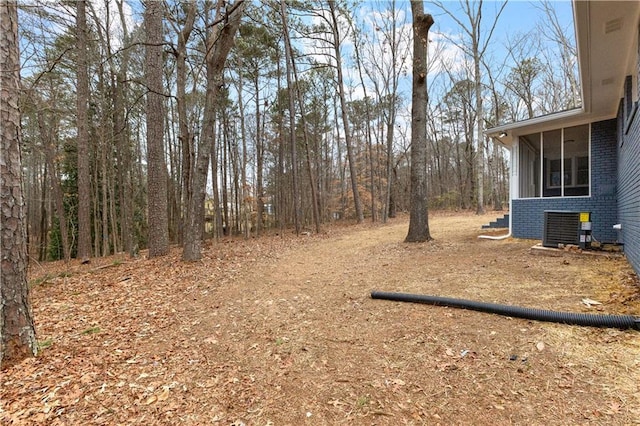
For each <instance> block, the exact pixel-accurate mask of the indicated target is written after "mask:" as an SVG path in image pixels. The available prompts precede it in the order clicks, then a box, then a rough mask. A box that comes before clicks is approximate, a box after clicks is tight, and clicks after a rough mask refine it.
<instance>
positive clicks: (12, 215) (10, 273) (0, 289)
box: [0, 1, 38, 368]
mask: <svg viewBox="0 0 640 426" xmlns="http://www.w3.org/2000/svg"><path fill="white" fill-rule="evenodd" d="M0 87H2V91H1V92H0V122H1V123H2V127H1V129H2V133H1V136H0V137H1V142H0V158H1V159H2V160H1V161H0V212H1V213H0V220H1V222H0V223H2V228H1V230H0V249H1V251H2V255H1V257H0V262H1V268H0V274H1V275H0V368H7V367H10V366H12V365H15V364H17V363H19V362H20V361H22V360H23V359H25V358H27V357H29V356H35V355H36V354H37V352H38V345H37V341H36V331H35V327H34V324H33V317H32V312H31V303H30V301H29V286H28V283H27V238H26V237H27V236H26V219H25V216H24V200H23V197H22V164H21V163H22V162H21V158H20V143H21V139H22V135H21V129H20V110H19V109H18V104H19V99H20V53H19V51H18V10H17V4H16V2H15V1H3V2H2V3H0Z"/></svg>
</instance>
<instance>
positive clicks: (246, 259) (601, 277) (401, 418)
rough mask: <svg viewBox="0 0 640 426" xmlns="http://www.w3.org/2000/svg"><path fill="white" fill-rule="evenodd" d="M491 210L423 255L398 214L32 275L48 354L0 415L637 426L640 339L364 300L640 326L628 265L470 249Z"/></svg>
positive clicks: (1, 401)
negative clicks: (619, 316)
mask: <svg viewBox="0 0 640 426" xmlns="http://www.w3.org/2000/svg"><path fill="white" fill-rule="evenodd" d="M496 216H497V213H491V214H487V215H485V216H475V215H472V214H445V213H435V214H432V216H431V219H430V227H431V234H432V236H433V237H434V240H433V241H431V242H428V243H422V244H407V243H404V242H403V240H404V237H405V236H406V232H407V229H408V218H407V217H400V218H397V219H393V220H391V221H390V222H389V223H387V224H386V225H382V224H376V225H371V224H364V225H354V226H327V227H326V228H325V230H324V231H323V233H322V234H319V235H302V236H299V237H295V236H294V235H290V234H288V235H285V236H275V235H274V236H265V237H261V238H252V239H249V240H244V239H242V238H238V239H225V240H223V241H220V242H217V243H214V242H210V243H208V244H207V246H206V250H205V252H204V258H203V259H202V261H200V262H197V263H184V262H182V261H181V260H180V250H179V249H178V248H175V249H172V251H171V254H170V255H169V256H166V257H163V258H155V259H148V258H146V257H145V253H141V256H140V258H137V259H129V258H128V257H126V256H124V255H122V256H113V257H109V258H100V259H93V260H92V263H90V264H88V265H80V264H79V263H76V262H72V263H70V264H68V265H65V264H64V263H62V262H56V263H48V264H41V265H39V264H35V263H34V264H32V265H31V271H30V283H31V285H32V286H33V287H32V293H31V294H32V304H33V307H34V315H35V321H36V327H37V335H38V340H39V344H40V348H41V351H40V354H39V355H38V356H37V357H36V358H32V359H28V360H26V361H24V362H22V363H21V364H19V365H17V366H15V367H12V368H10V369H8V370H7V371H3V372H1V373H0V397H1V398H0V423H1V424H47V425H58V424H60V425H62V424H64V425H89V424H105V425H117V424H141V425H155V424H166V425H172V424H183V425H199V424H220V425H230V424H231V425H260V426H265V425H303V424H308V425H340V424H345V425H346V424H348V425H352V424H357V425H374V424H375V425H402V424H414V425H423V424H428V425H437V424H442V425H450V424H473V425H484V424H491V425H510V424H522V425H525V424H526V425H568V424H603V425H604V424H606V425H612V424H618V425H626V424H640V390H639V387H640V333H639V332H638V331H620V330H615V329H596V328H589V327H577V326H567V325H561V324H554V323H543V322H535V321H529V320H523V319H514V318H509V317H504V316H498V315H493V314H486V313H480V312H474V311H467V310H459V309H453V308H444V307H436V306H430V305H422V304H409V303H398V302H390V301H385V300H373V299H371V298H370V292H371V290H374V289H375V290H384V291H401V292H410V293H420V294H433V295H440V296H451V297H460V298H465V299H474V300H479V301H487V302H497V303H505V304H514V305H519V306H528V307H537V308H542V309H553V310H561V311H573V312H590V313H624V314H633V315H640V289H639V287H638V280H637V277H636V275H635V274H634V273H633V272H632V270H631V269H630V267H629V266H628V264H627V262H626V260H625V259H624V258H620V257H618V258H616V257H613V256H593V255H584V254H582V255H579V254H570V253H564V254H561V255H560V256H558V257H549V256H541V255H534V254H532V252H531V250H530V249H531V247H532V246H533V245H534V244H535V243H536V241H531V240H529V241H526V240H514V239H506V240H501V241H489V240H485V239H478V238H477V236H478V235H480V234H482V233H483V231H482V230H481V229H480V225H481V224H483V223H488V222H489V221H490V220H492V219H495V217H496ZM494 232H495V231H494ZM501 232H505V231H504V230H503V231H501ZM585 298H587V299H592V300H595V301H599V302H602V305H591V306H590V307H588V306H587V305H585V304H584V303H583V299H585Z"/></svg>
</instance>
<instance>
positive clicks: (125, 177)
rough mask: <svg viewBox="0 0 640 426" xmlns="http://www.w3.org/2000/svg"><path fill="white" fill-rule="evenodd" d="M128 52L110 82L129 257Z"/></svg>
mask: <svg viewBox="0 0 640 426" xmlns="http://www.w3.org/2000/svg"><path fill="white" fill-rule="evenodd" d="M123 2H124V0H116V4H117V6H118V13H119V15H120V25H121V26H122V31H123V38H124V43H125V45H127V46H128V45H129V31H128V28H127V22H126V19H125V15H124V6H123ZM129 56H130V55H129V49H124V50H123V52H122V63H121V65H120V70H119V71H118V73H115V74H114V77H115V78H116V81H115V82H114V86H115V90H114V105H113V109H114V116H115V117H114V120H113V127H114V135H115V138H116V145H117V146H118V166H119V169H118V170H119V173H118V179H119V181H120V185H118V189H119V191H118V192H119V193H118V197H119V199H120V230H121V233H122V243H123V245H124V250H125V251H126V252H128V253H129V255H130V256H132V257H133V256H134V255H135V254H136V251H137V249H136V248H135V246H136V244H134V238H133V232H132V230H133V227H132V221H133V196H132V185H131V174H132V171H131V146H130V142H129V134H130V132H129V123H128V122H127V119H126V98H127V92H128V91H127V87H128V84H127V78H128V77H127V75H128V70H129Z"/></svg>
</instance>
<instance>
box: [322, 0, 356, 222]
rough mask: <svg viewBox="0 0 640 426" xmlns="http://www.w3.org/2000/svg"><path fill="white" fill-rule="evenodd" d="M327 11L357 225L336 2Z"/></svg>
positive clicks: (354, 164)
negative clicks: (328, 11) (329, 11)
mask: <svg viewBox="0 0 640 426" xmlns="http://www.w3.org/2000/svg"><path fill="white" fill-rule="evenodd" d="M328 3H329V9H330V10H331V20H332V23H333V25H331V30H332V32H333V46H334V49H335V60H336V70H337V72H338V95H339V98H340V109H341V112H342V124H343V126H344V141H345V144H346V145H347V159H348V160H349V174H350V175H351V190H352V191H353V202H354V204H355V209H356V220H357V221H358V223H362V222H364V213H363V212H362V201H361V200H360V191H359V190H358V172H357V169H356V159H355V156H354V153H353V141H352V140H351V131H350V129H349V117H348V114H347V100H346V97H345V94H344V77H343V76H342V61H341V57H340V34H339V32H338V16H337V14H336V2H335V1H334V0H329V1H328Z"/></svg>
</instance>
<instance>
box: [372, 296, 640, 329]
mask: <svg viewBox="0 0 640 426" xmlns="http://www.w3.org/2000/svg"><path fill="white" fill-rule="evenodd" d="M371 298H372V299H385V300H394V301H396V302H413V303H426V304H429V305H437V306H449V307H452V308H462V309H470V310H473V311H480V312H488V313H492V314H498V315H505V316H509V317H516V318H525V319H530V320H536V321H549V322H557V323H562V324H570V325H582V326H587V327H609V328H620V329H628V328H633V329H636V330H640V318H638V317H634V316H631V315H594V314H582V313H575V312H557V311H548V310H544V309H534V308H523V307H519V306H510V305H500V304H497V303H486V302H476V301H473V300H465V299H455V298H452V297H440V296H427V295H422V294H408V293H389V292H384V291H372V292H371Z"/></svg>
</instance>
